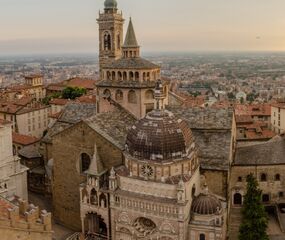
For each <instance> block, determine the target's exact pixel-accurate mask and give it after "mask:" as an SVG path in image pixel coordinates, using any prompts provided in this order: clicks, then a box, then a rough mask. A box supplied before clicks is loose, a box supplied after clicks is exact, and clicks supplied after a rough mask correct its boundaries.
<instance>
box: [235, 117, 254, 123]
mask: <svg viewBox="0 0 285 240" xmlns="http://www.w3.org/2000/svg"><path fill="white" fill-rule="evenodd" d="M235 117H236V123H237V124H238V125H239V124H250V123H253V119H252V116H250V115H236V116H235Z"/></svg>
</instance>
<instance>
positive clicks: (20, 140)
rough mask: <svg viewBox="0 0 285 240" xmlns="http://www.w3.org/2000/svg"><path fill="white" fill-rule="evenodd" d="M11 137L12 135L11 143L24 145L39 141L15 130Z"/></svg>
mask: <svg viewBox="0 0 285 240" xmlns="http://www.w3.org/2000/svg"><path fill="white" fill-rule="evenodd" d="M12 137H13V143H16V144H20V145H24V146H27V145H31V144H34V143H36V142H38V141H40V139H38V138H36V137H32V136H27V135H22V134H19V133H15V132H13V135H12Z"/></svg>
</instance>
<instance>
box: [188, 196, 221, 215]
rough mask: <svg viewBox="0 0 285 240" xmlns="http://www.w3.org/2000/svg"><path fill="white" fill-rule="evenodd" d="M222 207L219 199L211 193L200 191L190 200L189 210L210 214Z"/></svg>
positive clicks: (217, 211)
mask: <svg viewBox="0 0 285 240" xmlns="http://www.w3.org/2000/svg"><path fill="white" fill-rule="evenodd" d="M221 209H222V205H221V202H220V200H219V199H218V198H217V197H215V196H214V195H211V194H205V193H201V194H200V195H199V196H198V197H196V198H195V199H194V200H193V202H192V207H191V210H192V212H193V213H196V214H200V215H212V214H215V213H219V212H220V210H221Z"/></svg>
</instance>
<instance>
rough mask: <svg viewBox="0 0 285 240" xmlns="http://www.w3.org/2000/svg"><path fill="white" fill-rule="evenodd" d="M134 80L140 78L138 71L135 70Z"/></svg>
mask: <svg viewBox="0 0 285 240" xmlns="http://www.w3.org/2000/svg"><path fill="white" fill-rule="evenodd" d="M135 80H136V81H139V80H140V73H139V72H135Z"/></svg>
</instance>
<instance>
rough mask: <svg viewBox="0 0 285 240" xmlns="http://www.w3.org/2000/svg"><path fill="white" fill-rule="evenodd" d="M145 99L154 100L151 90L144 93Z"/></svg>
mask: <svg viewBox="0 0 285 240" xmlns="http://www.w3.org/2000/svg"><path fill="white" fill-rule="evenodd" d="M145 98H146V99H147V100H151V99H154V93H153V91H152V90H147V91H146V92H145Z"/></svg>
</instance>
